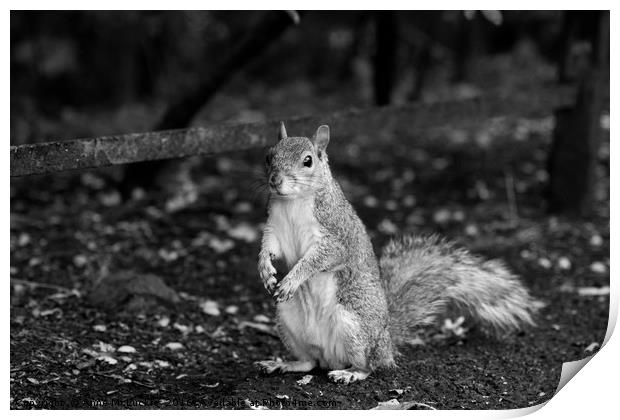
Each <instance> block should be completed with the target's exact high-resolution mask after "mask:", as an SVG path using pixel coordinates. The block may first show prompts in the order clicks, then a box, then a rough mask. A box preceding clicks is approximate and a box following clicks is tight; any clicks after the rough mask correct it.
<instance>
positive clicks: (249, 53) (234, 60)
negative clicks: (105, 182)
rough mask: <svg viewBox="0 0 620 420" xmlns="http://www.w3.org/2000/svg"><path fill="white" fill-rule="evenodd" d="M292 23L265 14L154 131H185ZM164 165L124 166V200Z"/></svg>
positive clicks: (285, 16) (278, 13) (151, 182)
mask: <svg viewBox="0 0 620 420" xmlns="http://www.w3.org/2000/svg"><path fill="white" fill-rule="evenodd" d="M293 23H296V22H295V20H294V19H293V15H292V14H291V13H288V12H283V11H269V12H265V13H264V14H263V15H262V17H261V18H260V19H259V20H258V22H257V23H256V24H255V25H254V26H253V27H251V28H250V29H249V30H248V31H247V35H246V36H245V37H244V38H242V39H241V40H240V41H239V42H238V43H237V44H236V45H234V46H233V48H232V49H231V50H230V52H229V53H228V54H227V55H226V56H225V57H224V59H223V60H221V61H220V62H219V64H217V65H215V66H214V67H213V71H212V72H211V73H210V74H207V75H206V76H205V77H204V79H203V83H202V84H200V85H199V86H196V87H194V88H192V89H191V90H189V91H188V92H185V93H184V94H183V95H181V96H180V98H179V99H178V100H177V101H176V102H175V103H173V104H172V105H170V106H169V107H168V109H167V111H166V112H165V113H164V116H163V117H162V119H161V121H160V122H159V123H158V124H157V125H156V126H155V127H154V130H155V131H160V130H172V129H177V128H185V127H187V126H188V125H189V124H190V123H191V121H192V119H193V118H194V116H195V115H196V114H197V113H198V111H199V110H200V109H201V108H202V107H203V106H204V105H205V103H207V102H208V101H209V100H210V99H211V98H212V97H213V95H215V94H216V93H217V91H218V90H219V89H221V88H222V87H223V86H224V85H225V84H226V83H227V82H228V81H229V80H230V78H231V77H232V76H233V75H234V74H235V73H236V72H238V71H239V70H241V69H242V68H244V67H245V66H247V65H248V64H249V63H250V62H251V61H252V60H253V59H255V58H256V57H258V56H260V55H261V54H262V52H263V51H265V49H266V48H267V47H268V46H269V45H271V44H272V43H273V42H274V41H275V40H276V39H278V38H279V37H280V35H282V34H283V33H284V31H285V30H286V29H287V28H288V27H290V26H291V25H292V24H293ZM166 165H167V161H153V162H141V163H134V164H131V165H128V166H127V168H126V171H125V174H124V177H123V181H122V185H121V191H122V193H123V195H124V196H125V197H128V196H129V195H130V194H131V192H132V190H133V189H134V188H137V187H141V188H144V189H149V188H151V187H153V185H154V183H155V182H156V180H157V175H158V174H159V173H161V172H162V170H163V168H164V167H165V166H166Z"/></svg>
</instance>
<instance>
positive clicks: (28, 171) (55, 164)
mask: <svg viewBox="0 0 620 420" xmlns="http://www.w3.org/2000/svg"><path fill="white" fill-rule="evenodd" d="M572 100H573V99H572V91H571V92H562V93H561V94H557V92H556V93H555V94H553V95H549V94H538V95H532V94H522V95H518V96H512V97H505V98H503V97H495V98H479V99H469V100H462V101H451V102H437V103H433V104H410V105H403V106H387V107H380V108H368V109H361V110H349V111H341V112H336V113H332V114H327V115H317V116H309V117H301V118H291V119H288V120H286V124H287V128H289V132H290V133H306V134H307V135H310V134H312V133H313V132H314V130H315V129H316V127H317V126H318V125H320V124H329V125H330V126H331V128H332V132H333V134H334V135H338V136H349V135H354V134H357V133H367V134H372V133H377V132H378V131H379V130H390V131H395V130H397V131H400V130H403V131H407V130H409V131H411V130H416V131H417V130H424V129H429V128H433V127H438V126H442V125H446V124H449V125H451V126H459V125H463V124H471V123H475V122H476V121H483V120H485V119H487V118H490V117H494V116H502V115H506V116H510V115H518V116H520V117H536V116H545V115H551V111H552V109H554V108H555V107H558V106H561V105H563V104H567V103H572ZM277 128H278V121H270V122H264V123H251V124H220V125H212V126H205V127H194V128H188V129H182V130H169V131H157V132H148V133H135V134H121V135H117V136H104V137H96V138H87V139H76V140H68V141H54V142H47V143H34V144H27V145H20V146H11V176H12V177H16V176H24V175H33V174H47V173H52V172H57V171H64V170H71V169H86V168H97V167H103V166H110V165H119V164H126V163H132V162H143V161H151V160H159V159H170V158H181V157H188V156H194V155H208V154H213V153H222V152H230V151H236V150H245V149H251V148H259V147H263V146H266V145H268V144H271V143H273V140H274V137H275V133H277Z"/></svg>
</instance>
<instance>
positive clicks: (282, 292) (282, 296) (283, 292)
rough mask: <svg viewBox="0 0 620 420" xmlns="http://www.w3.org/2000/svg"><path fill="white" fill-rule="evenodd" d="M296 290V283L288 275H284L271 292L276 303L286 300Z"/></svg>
mask: <svg viewBox="0 0 620 420" xmlns="http://www.w3.org/2000/svg"><path fill="white" fill-rule="evenodd" d="M296 291H297V285H296V284H295V282H294V281H292V280H291V278H290V276H286V277H284V278H283V279H282V281H281V282H280V284H278V288H277V289H276V291H275V293H274V294H273V298H274V299H275V300H276V302H278V303H280V302H286V301H288V300H289V299H291V298H292V297H293V295H294V294H295V292H296Z"/></svg>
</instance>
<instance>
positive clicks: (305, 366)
mask: <svg viewBox="0 0 620 420" xmlns="http://www.w3.org/2000/svg"><path fill="white" fill-rule="evenodd" d="M254 365H255V366H256V367H258V368H259V369H261V370H262V371H263V372H265V373H273V372H276V371H280V372H310V371H311V370H312V369H314V367H315V366H316V363H315V362H312V361H309V360H297V361H293V362H276V361H275V360H262V361H260V362H255V363H254Z"/></svg>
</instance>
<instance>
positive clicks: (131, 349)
mask: <svg viewBox="0 0 620 420" xmlns="http://www.w3.org/2000/svg"><path fill="white" fill-rule="evenodd" d="M116 351H117V352H119V353H135V352H136V349H135V348H134V347H132V346H120V347H119V348H118V349H117V350H116Z"/></svg>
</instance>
